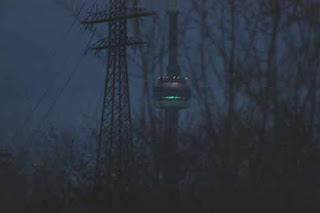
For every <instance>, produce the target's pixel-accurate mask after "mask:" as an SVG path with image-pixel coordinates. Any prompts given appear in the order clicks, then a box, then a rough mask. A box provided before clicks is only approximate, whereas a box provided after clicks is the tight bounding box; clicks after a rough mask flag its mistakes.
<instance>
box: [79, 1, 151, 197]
mask: <svg viewBox="0 0 320 213" xmlns="http://www.w3.org/2000/svg"><path fill="white" fill-rule="evenodd" d="M109 4H110V7H109V10H104V11H95V12H92V11H91V12H89V13H88V16H87V17H86V19H85V20H83V21H82V24H84V25H86V26H88V25H90V26H92V25H96V24H101V23H102V24H103V23H108V25H109V28H108V37H107V38H104V39H102V40H100V41H97V42H96V43H94V44H93V45H90V46H89V47H88V49H89V50H93V51H95V53H97V52H99V51H102V50H107V60H106V66H107V72H106V77H105V89H104V97H103V108H102V118H101V125H100V135H99V141H98V151H97V163H96V186H99V188H101V189H107V190H111V191H112V192H115V193H116V192H118V191H123V190H125V189H126V186H127V185H128V184H129V183H130V181H132V180H131V178H132V170H133V166H134V154H133V143H132V130H131V114H130V94H129V80H128V66H127V47H128V46H132V45H138V44H141V43H143V42H141V41H140V40H137V39H133V38H129V37H128V36H127V20H128V19H132V18H139V17H142V16H149V15H153V13H152V12H149V11H146V10H144V9H139V8H131V9H130V8H128V7H127V1H126V0H110V1H109Z"/></svg>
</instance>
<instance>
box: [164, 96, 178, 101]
mask: <svg viewBox="0 0 320 213" xmlns="http://www.w3.org/2000/svg"><path fill="white" fill-rule="evenodd" d="M162 99H165V100H180V99H183V97H181V96H164V97H162Z"/></svg>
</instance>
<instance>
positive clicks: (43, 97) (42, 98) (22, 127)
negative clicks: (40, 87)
mask: <svg viewBox="0 0 320 213" xmlns="http://www.w3.org/2000/svg"><path fill="white" fill-rule="evenodd" d="M86 1H87V0H85V1H84V2H83V4H82V6H81V8H80V10H79V12H78V14H77V16H76V17H74V21H73V22H72V24H71V25H70V27H69V28H68V30H67V31H66V33H65V34H64V35H62V36H61V39H60V40H62V39H63V38H64V39H66V38H67V36H68V35H69V34H70V32H71V30H72V28H73V27H74V25H75V23H76V20H78V18H79V16H80V14H81V12H82V10H83V8H84V6H85V3H86ZM56 52H57V47H54V48H53V50H52V52H51V55H50V56H49V57H50V58H52V57H53V56H55V55H56ZM68 58H69V57H68ZM68 58H66V59H65V60H64V62H63V64H62V66H64V65H65V64H66V62H67V61H68ZM49 64H50V62H49ZM61 70H62V69H61ZM61 72H62V71H60V72H59V73H58V74H57V75H56V77H57V76H59V74H60V73H61ZM54 80H56V78H54V79H51V80H50V81H49V83H48V84H47V85H48V86H47V87H46V89H45V90H44V92H43V93H42V95H41V97H40V98H39V100H38V101H37V102H36V104H35V105H34V107H33V108H32V111H31V114H30V116H29V117H27V118H26V119H25V120H24V122H23V124H22V126H21V128H19V127H18V126H17V128H16V129H15V133H14V135H13V136H12V141H14V140H15V139H16V137H17V136H18V135H19V134H18V131H19V130H21V131H22V130H23V129H24V128H25V126H26V125H27V123H28V122H29V121H30V120H31V119H32V116H33V114H34V112H35V111H36V110H37V109H38V107H39V106H40V105H41V103H42V102H43V100H44V99H45V97H46V95H47V93H48V91H49V89H50V86H51V85H52V83H53V81H54Z"/></svg>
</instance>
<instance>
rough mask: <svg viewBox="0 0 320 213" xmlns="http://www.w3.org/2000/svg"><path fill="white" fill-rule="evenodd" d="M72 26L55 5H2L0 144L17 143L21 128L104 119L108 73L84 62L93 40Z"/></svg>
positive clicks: (11, 1) (7, 0)
mask: <svg viewBox="0 0 320 213" xmlns="http://www.w3.org/2000/svg"><path fill="white" fill-rule="evenodd" d="M144 5H145V7H148V8H151V9H153V10H156V11H157V12H159V13H163V14H165V13H164V11H165V6H164V5H165V3H164V1H151V0H145V4H144ZM72 22H73V18H72V17H71V14H70V13H68V12H67V11H65V10H64V9H62V8H61V7H59V6H57V5H56V4H54V3H53V1H52V0H28V1H26V0H0V29H1V33H0V56H1V59H0V100H1V102H0V103H1V104H0V119H1V120H0V142H8V141H11V140H12V137H13V136H14V135H15V134H20V133H19V132H20V131H19V129H21V128H24V129H25V128H29V127H30V128H36V127H37V126H42V125H44V123H48V122H53V123H57V124H59V125H62V126H63V125H77V124H78V123H79V122H81V121H82V119H83V118H82V115H83V114H86V115H88V116H91V117H93V118H94V119H96V120H98V119H97V118H98V116H99V114H100V111H101V98H102V91H103V78H104V70H105V69H104V66H103V63H102V61H99V60H97V59H94V58H93V57H92V56H86V57H84V58H82V54H83V49H84V47H85V45H86V43H87V41H88V39H89V37H90V35H89V34H88V33H86V32H85V31H83V30H81V27H80V25H79V24H76V25H75V26H74V27H73V28H72V30H71V32H70V33H67V31H68V29H69V28H70V25H71V24H72ZM81 58H82V59H81ZM79 61H81V63H80V66H79V68H78V69H77V71H76V72H75V74H74V75H73V76H72V78H71V81H70V83H69V84H68V87H67V88H66V89H65V91H64V93H63V94H62V96H61V97H60V98H59V99H58V101H57V103H56V105H54V108H53V109H52V111H51V113H50V114H49V115H50V116H49V117H47V118H46V117H45V115H46V113H47V112H48V110H49V109H50V106H52V104H53V103H54V100H55V99H56V97H57V96H58V94H59V92H60V91H61V88H63V86H64V84H65V83H66V81H67V79H68V76H69V75H70V73H71V72H72V71H73V70H74V69H75V67H76V65H77V64H78V63H79ZM132 72H133V71H132ZM130 81H131V84H132V82H133V81H136V79H133V78H130ZM135 88H136V85H135ZM46 90H47V93H46V96H45V98H44V99H43V101H42V102H41V104H40V105H39V106H38V107H37V108H36V110H35V111H34V113H32V112H33V109H34V108H35V106H36V104H37V103H38V101H39V99H40V98H41V97H42V95H43V94H44V92H45V91H46ZM131 94H132V100H133V102H137V97H139V96H137V94H136V92H135V91H134V90H132V91H131ZM44 118H46V119H45V120H44ZM94 119H93V120H94ZM97 125H98V123H97Z"/></svg>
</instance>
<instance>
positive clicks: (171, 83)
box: [154, 76, 191, 109]
mask: <svg viewBox="0 0 320 213" xmlns="http://www.w3.org/2000/svg"><path fill="white" fill-rule="evenodd" d="M190 97H191V90H190V88H189V86H188V83H187V78H184V77H176V76H174V77H160V78H158V83H157V86H156V87H155V88H154V99H155V106H156V107H157V108H160V109H185V108H188V107H189V100H190Z"/></svg>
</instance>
